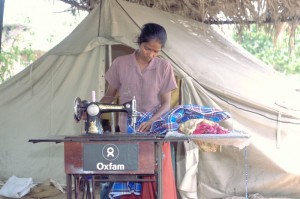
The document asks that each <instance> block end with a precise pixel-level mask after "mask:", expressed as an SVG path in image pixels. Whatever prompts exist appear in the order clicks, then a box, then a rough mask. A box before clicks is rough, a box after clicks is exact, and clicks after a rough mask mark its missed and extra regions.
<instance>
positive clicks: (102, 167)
mask: <svg viewBox="0 0 300 199" xmlns="http://www.w3.org/2000/svg"><path fill="white" fill-rule="evenodd" d="M96 167H97V169H98V170H100V171H102V170H105V171H111V170H113V171H121V170H125V165H124V164H113V163H109V164H103V163H102V162H99V163H98V164H97V165H96Z"/></svg>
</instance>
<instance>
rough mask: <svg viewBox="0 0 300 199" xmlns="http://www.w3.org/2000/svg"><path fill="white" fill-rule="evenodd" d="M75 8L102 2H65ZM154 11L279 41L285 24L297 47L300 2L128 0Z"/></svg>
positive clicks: (263, 0)
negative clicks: (256, 29)
mask: <svg viewBox="0 0 300 199" xmlns="http://www.w3.org/2000/svg"><path fill="white" fill-rule="evenodd" d="M61 1H63V2H66V3H69V4H71V5H72V6H73V8H75V7H77V9H84V10H88V11H90V10H92V9H93V8H94V7H95V6H96V4H98V3H100V2H101V0H61ZM126 1H129V2H132V3H137V4H141V5H144V6H148V7H151V8H157V9H160V10H164V11H167V12H171V13H176V14H179V15H181V16H185V17H188V18H191V19H194V20H197V21H201V22H204V23H206V24H219V25H222V24H234V25H235V26H236V28H237V30H239V32H242V31H243V30H245V28H248V27H249V26H248V25H249V24H253V23H255V24H258V25H264V26H265V27H268V28H269V29H268V30H269V33H272V34H273V35H274V36H275V37H276V35H278V32H279V31H282V27H283V26H282V24H283V22H284V23H287V24H288V26H284V27H288V28H287V29H285V30H286V31H288V33H289V34H290V36H291V43H290V44H291V45H293V43H294V39H293V38H294V36H295V35H294V34H295V30H296V28H297V26H298V24H299V21H300V1H299V0H126Z"/></svg>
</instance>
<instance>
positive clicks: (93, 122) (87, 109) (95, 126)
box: [74, 97, 137, 134]
mask: <svg viewBox="0 0 300 199" xmlns="http://www.w3.org/2000/svg"><path fill="white" fill-rule="evenodd" d="M109 112H126V113H127V114H128V116H130V117H132V119H131V121H132V125H133V126H135V121H136V117H137V111H136V101H135V98H133V100H132V101H129V102H126V103H124V104H122V105H114V104H105V103H100V102H88V101H87V100H82V101H81V99H80V98H79V97H77V98H75V100H74V119H75V120H76V121H77V122H79V121H80V120H81V119H83V120H85V131H86V133H96V134H103V127H102V124H101V117H100V116H101V114H102V113H109Z"/></svg>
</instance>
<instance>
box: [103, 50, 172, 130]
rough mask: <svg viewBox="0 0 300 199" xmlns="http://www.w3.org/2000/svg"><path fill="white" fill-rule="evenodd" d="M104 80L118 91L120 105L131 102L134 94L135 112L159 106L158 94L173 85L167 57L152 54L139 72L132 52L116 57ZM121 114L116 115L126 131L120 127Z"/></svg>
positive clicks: (167, 90) (122, 121)
mask: <svg viewBox="0 0 300 199" xmlns="http://www.w3.org/2000/svg"><path fill="white" fill-rule="evenodd" d="M105 79H106V80H107V82H108V83H109V85H110V86H112V87H113V88H115V89H117V90H118V91H119V95H120V103H121V104H123V103H125V102H128V101H131V100H132V99H133V96H135V98H136V102H137V111H139V112H149V111H153V110H154V109H155V108H158V107H159V106H160V105H161V98H160V96H161V95H162V94H164V93H167V92H169V91H172V90H173V89H175V88H177V84H176V80H175V76H174V72H173V69H172V66H171V64H170V63H169V62H168V61H167V60H164V59H162V58H159V57H155V58H153V59H152V60H151V62H150V63H149V65H148V67H147V68H146V69H145V70H144V71H143V72H141V70H140V67H139V65H138V63H137V60H136V58H135V52H134V53H132V54H129V55H124V56H120V57H117V58H116V59H115V60H114V61H113V63H112V65H111V67H110V68H109V69H108V71H107V72H106V74H105ZM122 116H123V118H119V125H120V129H121V131H126V128H125V129H124V128H123V129H122V126H123V124H124V122H125V121H124V120H126V119H127V116H125V117H126V118H124V115H122V114H121V117H122ZM121 123H122V124H121Z"/></svg>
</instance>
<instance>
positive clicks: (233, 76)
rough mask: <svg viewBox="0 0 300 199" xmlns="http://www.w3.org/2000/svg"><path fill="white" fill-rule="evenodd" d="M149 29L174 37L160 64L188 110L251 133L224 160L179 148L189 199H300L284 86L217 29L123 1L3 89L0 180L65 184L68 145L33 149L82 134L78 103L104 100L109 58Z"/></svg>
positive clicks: (182, 188)
mask: <svg viewBox="0 0 300 199" xmlns="http://www.w3.org/2000/svg"><path fill="white" fill-rule="evenodd" d="M147 22H156V23H159V24H161V25H163V26H164V27H165V28H166V30H167V33H168V42H167V45H166V47H165V49H164V50H163V51H162V52H161V55H162V56H163V57H165V58H166V59H168V60H170V61H171V62H172V64H173V67H174V71H175V73H176V75H177V76H178V77H179V78H180V79H181V99H180V100H181V102H182V103H183V104H188V103H192V104H198V105H208V106H212V107H215V108H219V109H222V110H225V111H228V112H229V113H230V114H231V115H232V118H231V119H229V120H226V121H225V122H224V124H222V125H224V126H225V127H227V128H229V129H238V130H243V131H245V132H247V133H249V134H251V141H252V142H251V145H250V146H249V147H247V148H246V150H239V149H236V148H234V147H223V148H222V152H220V153H203V152H199V150H198V149H197V147H196V146H195V145H193V144H192V142H190V143H185V144H184V145H179V147H178V153H177V169H178V170H177V187H178V190H179V192H180V195H181V196H182V198H225V197H231V196H245V194H246V192H247V193H261V194H262V195H263V196H264V197H288V198H299V197H300V191H299V183H300V170H299V168H300V162H299V161H297V160H296V158H295V156H294V155H293V154H294V153H295V152H297V151H299V150H300V145H299V144H298V142H297V140H300V139H299V138H300V134H299V119H300V113H299V109H297V108H294V109H286V108H283V107H282V106H278V105H277V102H286V103H285V105H288V106H290V104H289V101H288V100H290V98H287V97H286V96H290V95H288V94H290V93H288V92H289V90H288V89H287V88H288V87H287V86H288V85H287V81H286V80H285V79H284V77H282V76H280V75H279V74H277V73H276V72H275V71H274V70H272V69H271V68H269V67H268V66H266V65H264V64H263V63H261V62H260V61H258V60H257V59H255V58H253V57H252V56H251V55H249V54H248V53H247V52H245V51H244V50H243V49H241V48H240V47H239V46H237V45H235V44H234V43H233V42H231V41H229V40H228V39H226V38H224V37H223V36H222V35H221V34H220V33H218V32H217V31H215V30H214V29H213V28H212V27H210V26H207V25H205V24H202V23H199V22H196V21H192V20H189V19H186V18H183V17H180V16H178V15H173V14H170V13H166V12H162V11H158V10H156V9H150V8H147V7H142V6H139V5H136V4H132V3H128V2H125V1H122V0H116V1H112V0H111V1H109V0H103V1H102V2H101V4H100V5H99V7H98V8H96V9H94V10H93V11H92V12H91V13H90V14H89V15H88V16H87V17H86V18H85V19H84V20H83V22H82V23H81V24H80V25H79V26H78V27H77V28H76V29H75V30H74V31H73V32H72V33H71V34H70V35H69V36H68V37H67V38H65V39H64V40H63V41H62V42H61V43H60V44H58V45H57V46H56V47H54V48H53V49H51V50H50V51H49V52H47V53H46V54H45V55H44V56H42V57H41V58H40V59H38V60H37V61H36V62H34V63H33V64H31V65H30V66H29V67H28V68H26V69H25V70H24V71H22V72H21V73H19V74H18V75H16V76H15V77H13V78H11V79H10V80H8V81H7V82H5V83H3V84H2V85H1V86H0V97H1V101H0V108H1V112H0V126H1V127H0V133H1V139H0V146H1V149H0V156H1V159H0V168H1V169H0V177H1V178H8V177H10V176H12V175H15V176H18V177H33V179H34V181H36V182H41V181H43V180H45V179H47V178H53V179H55V180H57V181H59V182H61V183H65V175H64V169H63V168H64V161H63V144H54V143H43V144H35V145H33V144H32V143H29V142H28V140H29V139H32V138H41V137H45V136H51V135H78V134H81V133H82V132H83V124H82V123H79V124H77V123H75V122H74V120H73V100H74V99H75V97H77V96H80V97H81V98H82V99H83V98H85V99H89V98H90V97H91V91H92V90H95V91H96V93H97V99H100V98H101V96H103V94H104V92H105V80H104V78H103V76H104V74H105V70H106V68H107V67H108V66H109V64H110V63H111V60H110V59H109V57H110V56H109V55H112V58H114V57H116V56H118V55H120V54H126V53H128V52H129V51H131V50H132V49H135V48H136V47H137V44H136V42H135V41H136V37H137V35H138V33H139V30H140V28H141V26H142V25H143V24H144V23H147ZM294 96H295V98H296V97H299V94H298V95H297V94H294ZM298 99H299V98H298ZM279 121H284V122H279ZM187 182H188V183H187Z"/></svg>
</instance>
